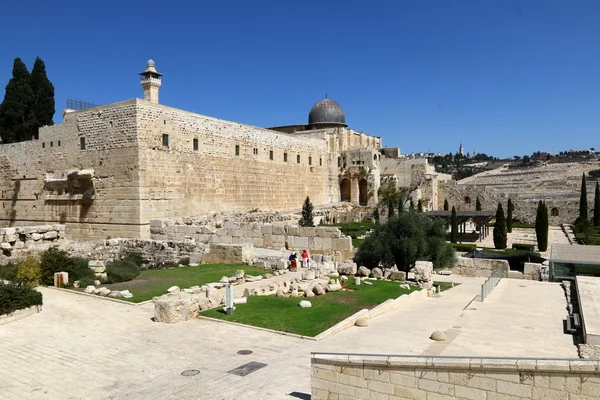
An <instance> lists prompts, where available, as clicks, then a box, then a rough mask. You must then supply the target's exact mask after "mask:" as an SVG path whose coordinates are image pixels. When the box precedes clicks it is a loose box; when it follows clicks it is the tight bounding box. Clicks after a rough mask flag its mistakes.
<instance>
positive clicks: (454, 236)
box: [450, 206, 458, 243]
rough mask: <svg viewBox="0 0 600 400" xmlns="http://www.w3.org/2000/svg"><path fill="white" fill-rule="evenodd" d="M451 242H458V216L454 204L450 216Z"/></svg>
mask: <svg viewBox="0 0 600 400" xmlns="http://www.w3.org/2000/svg"><path fill="white" fill-rule="evenodd" d="M450 242H451V243H456V242H458V218H457V216H456V208H455V207H454V206H452V217H451V218H450Z"/></svg>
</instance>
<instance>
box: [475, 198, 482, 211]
mask: <svg viewBox="0 0 600 400" xmlns="http://www.w3.org/2000/svg"><path fill="white" fill-rule="evenodd" d="M475 211H481V201H479V196H477V199H475Z"/></svg>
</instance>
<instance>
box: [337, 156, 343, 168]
mask: <svg viewBox="0 0 600 400" xmlns="http://www.w3.org/2000/svg"><path fill="white" fill-rule="evenodd" d="M341 166H342V157H338V168H340V167H341Z"/></svg>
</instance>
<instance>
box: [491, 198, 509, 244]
mask: <svg viewBox="0 0 600 400" xmlns="http://www.w3.org/2000/svg"><path fill="white" fill-rule="evenodd" d="M506 240H507V235H506V219H505V218H504V209H503V208H502V203H498V209H497V210H496V222H495V223H494V247H495V248H496V249H505V248H506Z"/></svg>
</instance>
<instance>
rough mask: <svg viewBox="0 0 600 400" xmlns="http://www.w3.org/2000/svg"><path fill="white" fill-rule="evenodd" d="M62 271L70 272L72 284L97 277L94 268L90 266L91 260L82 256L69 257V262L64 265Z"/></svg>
mask: <svg viewBox="0 0 600 400" xmlns="http://www.w3.org/2000/svg"><path fill="white" fill-rule="evenodd" d="M62 271H64V272H68V273H69V283H70V284H71V283H72V282H75V281H81V280H82V279H86V278H88V279H91V280H92V281H93V280H94V279H95V277H96V274H95V273H94V270H93V269H91V268H90V267H89V260H88V259H86V258H81V257H73V258H71V259H69V262H68V263H67V264H66V265H65V266H64V267H63V269H62ZM57 272H58V271H57Z"/></svg>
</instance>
